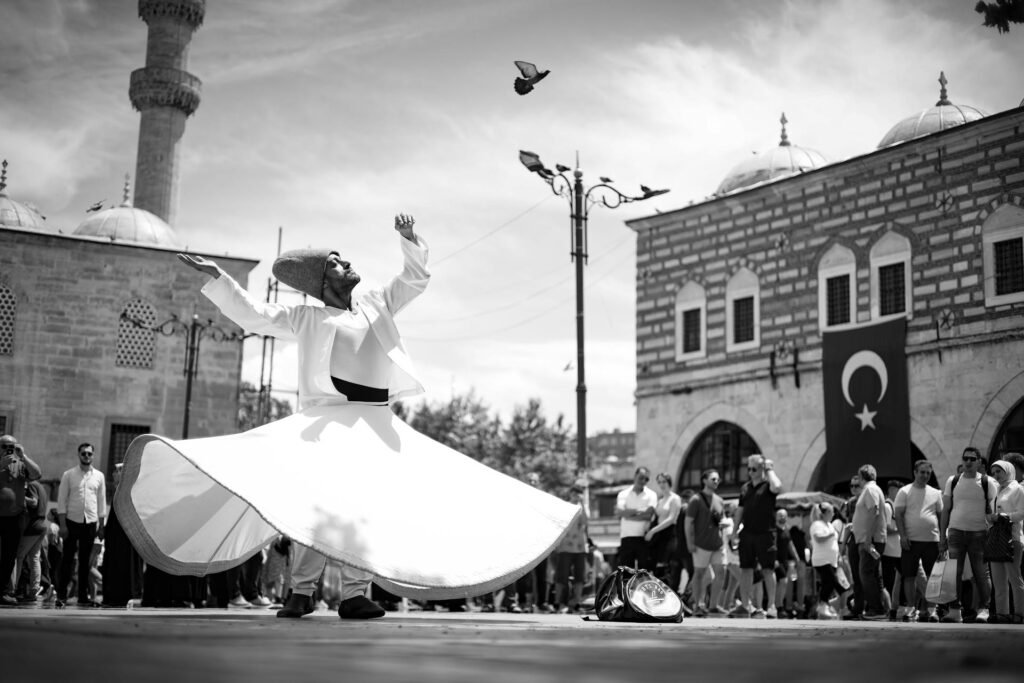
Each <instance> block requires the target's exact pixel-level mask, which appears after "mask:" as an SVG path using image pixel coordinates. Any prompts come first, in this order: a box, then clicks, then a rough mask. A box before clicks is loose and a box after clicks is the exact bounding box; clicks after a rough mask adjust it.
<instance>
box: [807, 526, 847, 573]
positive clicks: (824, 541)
mask: <svg viewBox="0 0 1024 683" xmlns="http://www.w3.org/2000/svg"><path fill="white" fill-rule="evenodd" d="M840 529H841V526H840V524H839V521H838V520H832V523H831V524H829V523H828V522H826V521H825V520H823V519H818V520H815V521H813V522H811V566H812V567H824V566H826V565H828V566H832V567H837V566H839V531H840ZM822 537H823V538H822Z"/></svg>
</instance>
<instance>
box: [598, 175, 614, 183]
mask: <svg viewBox="0 0 1024 683" xmlns="http://www.w3.org/2000/svg"><path fill="white" fill-rule="evenodd" d="M598 180H600V181H601V182H602V183H610V182H612V179H611V178H609V177H608V176H599V177H598Z"/></svg>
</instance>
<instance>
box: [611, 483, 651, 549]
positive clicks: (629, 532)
mask: <svg viewBox="0 0 1024 683" xmlns="http://www.w3.org/2000/svg"><path fill="white" fill-rule="evenodd" d="M657 505H658V494H657V493H655V492H654V489H651V488H648V487H647V486H645V487H644V490H643V491H641V492H640V493H637V492H636V491H634V490H633V487H632V486H630V487H629V488H628V489H624V490H622V491H619V495H618V497H617V498H616V499H615V507H616V508H618V509H619V510H633V511H637V510H646V509H647V508H652V507H657ZM619 521H620V523H621V524H620V525H619V538H630V537H632V536H641V537H642V536H643V535H644V534H646V533H647V527H648V526H649V523H648V522H647V521H646V520H642V519H621V520H619Z"/></svg>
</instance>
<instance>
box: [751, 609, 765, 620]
mask: <svg viewBox="0 0 1024 683" xmlns="http://www.w3.org/2000/svg"><path fill="white" fill-rule="evenodd" d="M764 617H765V612H764V610H763V609H761V608H760V607H758V608H757V609H755V610H754V611H753V612H751V613H750V618H751V619H764Z"/></svg>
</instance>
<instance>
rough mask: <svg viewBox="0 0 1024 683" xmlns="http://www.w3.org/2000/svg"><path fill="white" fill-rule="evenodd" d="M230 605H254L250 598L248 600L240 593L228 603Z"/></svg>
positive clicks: (244, 606)
mask: <svg viewBox="0 0 1024 683" xmlns="http://www.w3.org/2000/svg"><path fill="white" fill-rule="evenodd" d="M228 607H242V608H246V607H252V603H251V602H249V601H248V600H246V599H245V598H243V597H242V596H241V595H239V596H237V597H235V598H233V599H232V600H231V602H229V603H228Z"/></svg>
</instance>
